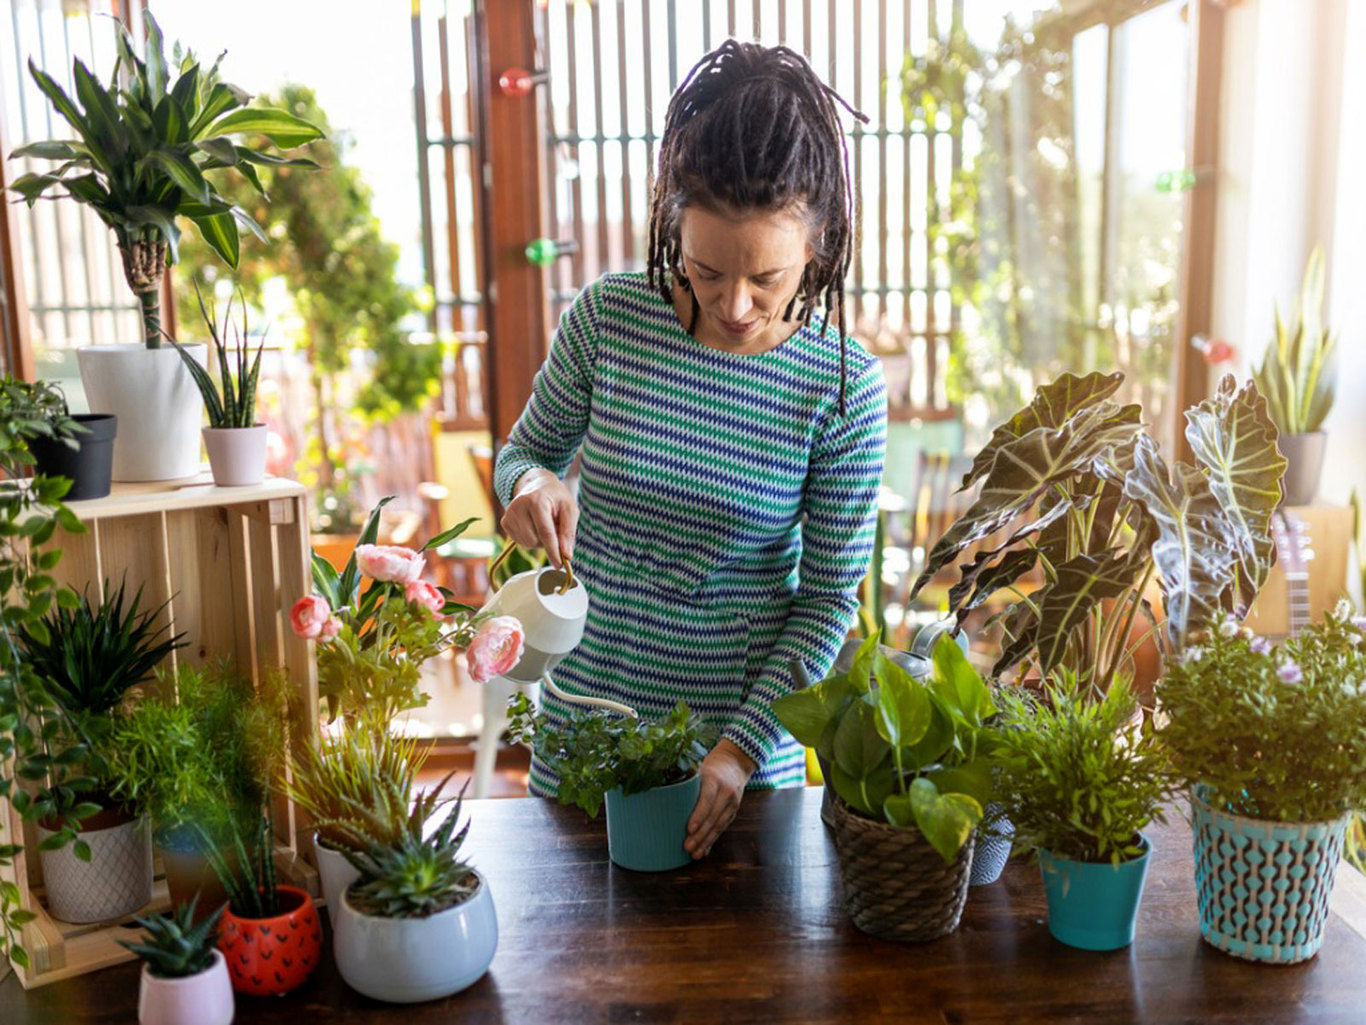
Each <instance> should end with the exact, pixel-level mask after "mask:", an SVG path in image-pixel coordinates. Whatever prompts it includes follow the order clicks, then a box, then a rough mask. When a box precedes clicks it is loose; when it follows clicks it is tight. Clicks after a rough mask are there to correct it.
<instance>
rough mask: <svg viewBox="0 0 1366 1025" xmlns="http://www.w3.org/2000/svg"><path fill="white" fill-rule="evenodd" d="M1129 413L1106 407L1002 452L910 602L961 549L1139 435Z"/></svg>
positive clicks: (939, 545)
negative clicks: (1054, 486) (1099, 457)
mask: <svg viewBox="0 0 1366 1025" xmlns="http://www.w3.org/2000/svg"><path fill="white" fill-rule="evenodd" d="M1133 409H1134V407H1122V406H1119V405H1118V404H1116V403H1113V402H1109V401H1104V402H1101V403H1099V404H1097V405H1093V406H1090V407H1089V408H1086V409H1084V410H1083V411H1082V412H1080V413H1079V414H1077V415H1076V416H1074V417H1072V418H1071V419H1069V420H1068V421H1067V422H1066V423H1065V424H1063V425H1062V426H1061V427H1036V428H1034V429H1033V430H1032V431H1030V432H1029V433H1028V434H1025V435H1024V436H1023V437H1020V438H1016V439H1015V440H1013V441H1011V442H1008V443H1007V444H1005V445H1003V446H1001V448H1000V449H999V450H998V451H997V452H996V456H995V458H994V459H993V460H992V464H991V469H990V471H989V472H988V473H987V476H986V479H985V480H984V481H983V482H982V491H981V494H980V495H979V496H978V498H977V501H975V502H974V503H973V504H972V505H971V507H969V509H968V511H967V512H965V513H964V514H963V515H962V516H961V517H960V518H959V519H958V520H957V521H956V522H955V523H954V524H953V526H951V527H950V528H949V529H948V530H947V531H945V532H944V535H943V536H942V537H941V538H940V539H939V540H938V541H937V542H936V543H935V545H934V548H933V549H931V551H930V554H929V557H928V558H927V559H926V560H925V568H924V570H923V571H922V572H921V574H920V577H919V578H918V579H917V580H916V583H915V587H914V589H913V590H912V591H911V597H912V598H914V597H915V595H916V594H918V593H919V592H920V590H921V588H923V587H924V586H925V585H926V584H927V583H929V581H930V580H931V579H932V578H933V577H934V575H935V574H936V573H937V572H939V570H941V569H942V568H943V567H944V566H946V565H948V564H949V563H950V562H952V561H953V560H954V559H955V558H957V556H958V554H959V553H960V552H962V551H963V549H965V548H967V547H969V546H971V545H973V544H976V543H977V542H979V541H982V540H984V539H985V538H987V537H990V536H991V535H992V534H994V533H996V531H998V530H1000V529H1002V528H1003V527H1005V526H1006V525H1007V524H1008V523H1010V522H1011V521H1012V520H1014V519H1015V518H1016V517H1017V516H1019V515H1021V514H1023V513H1024V512H1026V511H1027V510H1029V509H1030V508H1031V507H1033V505H1034V503H1035V502H1037V501H1038V500H1039V499H1040V498H1042V497H1043V495H1044V494H1045V493H1046V492H1047V491H1048V490H1049V489H1050V488H1051V487H1052V486H1053V485H1054V484H1056V483H1058V482H1060V481H1063V480H1067V479H1068V478H1070V477H1072V476H1074V475H1077V474H1080V473H1083V472H1086V471H1087V470H1088V468H1089V467H1090V465H1091V463H1092V462H1093V461H1094V460H1095V459H1096V458H1097V457H1098V456H1099V455H1100V453H1102V452H1104V451H1105V450H1106V449H1107V448H1110V447H1112V446H1115V445H1122V444H1125V443H1126V442H1127V441H1129V439H1131V438H1132V437H1133V435H1134V434H1136V433H1138V432H1140V431H1141V430H1142V428H1141V425H1140V424H1139V423H1137V422H1136V420H1135V418H1134V412H1133Z"/></svg>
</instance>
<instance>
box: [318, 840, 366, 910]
mask: <svg viewBox="0 0 1366 1025" xmlns="http://www.w3.org/2000/svg"><path fill="white" fill-rule="evenodd" d="M313 851H314V853H315V854H316V855H317V858H318V877H319V879H320V880H321V881H322V888H323V900H325V901H327V912H328V914H330V915H332V917H333V918H334V919H335V918H336V915H337V908H339V907H341V895H342V894H343V893H345V892H346V888H347V887H348V886H350V885H351V884H352V883H354V882H355V881H356V880H357V879H359V878H360V872H359V871H357V870H356V866H355V865H353V864H351V862H349V861H347V860H346V858H345V857H344V856H343V855H342V854H341V853H340V852H339V851H334V850H332V849H331V848H330V847H324V846H323V845H322V843H320V842H319V840H318V834H317V833H314V834H313Z"/></svg>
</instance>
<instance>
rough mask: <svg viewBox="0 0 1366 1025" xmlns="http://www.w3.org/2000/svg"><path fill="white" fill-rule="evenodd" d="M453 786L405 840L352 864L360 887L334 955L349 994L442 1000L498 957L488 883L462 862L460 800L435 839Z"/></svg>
mask: <svg viewBox="0 0 1366 1025" xmlns="http://www.w3.org/2000/svg"><path fill="white" fill-rule="evenodd" d="M449 780H450V776H447V777H446V778H445V779H443V780H442V781H441V783H440V784H439V785H438V786H437V787H436V789H435V790H432V791H430V792H428V793H425V794H422V795H421V796H420V797H418V799H417V800H416V802H415V803H414V805H413V810H412V812H411V814H409V815H408V817H407V819H406V821H405V823H404V828H403V830H402V831H401V832H400V834H399V835H398V836H397V837H396V838H391V839H390V840H388V841H385V842H378V841H377V842H376V843H374V844H373V845H371V846H370V848H369V849H368V850H366V851H365V852H364V853H361V854H355V853H350V852H348V854H347V857H348V859H349V860H350V861H351V863H352V865H354V866H355V868H356V870H357V871H358V872H359V873H360V878H359V879H357V880H356V881H355V882H354V883H352V884H351V885H350V886H349V887H348V888H347V889H346V890H345V891H344V893H343V896H342V898H341V902H340V906H339V907H338V908H337V912H336V918H335V922H334V929H335V936H334V937H333V944H332V948H333V955H334V956H335V957H336V959H337V970H338V971H340V972H341V976H342V978H343V979H345V980H346V983H347V985H348V986H350V987H351V988H352V989H355V990H357V991H358V992H360V993H364V994H365V995H366V996H368V997H373V998H375V999H376V1000H387V1001H390V1002H392V1003H415V1002H417V1001H419V1000H436V999H438V998H440V997H444V996H449V995H450V994H452V993H458V992H459V991H460V990H462V989H465V988H466V987H468V986H471V985H473V984H474V983H475V982H476V981H478V979H479V978H480V977H481V976H482V975H483V974H484V973H485V972H486V971H487V970H488V967H489V963H490V962H491V961H492V960H493V955H494V952H495V951H496V950H497V948H498V919H497V915H496V913H495V911H494V907H493V896H492V894H491V893H490V892H489V885H488V881H487V880H485V879H484V878H483V877H482V876H481V875H480V874H479V873H478V872H477V871H475V870H474V869H473V868H471V867H470V866H469V865H468V864H467V863H466V862H464V861H463V860H461V858H460V845H461V844H462V843H463V842H464V840H465V835H466V833H468V832H469V824H468V823H466V824H465V826H464V827H463V828H462V829H460V830H459V832H457V831H456V827H457V825H458V823H459V819H460V806H461V800H462V798H463V797H464V792H463V791H461V794H460V797H458V798H456V800H455V802H454V804H453V806H452V807H451V809H450V810H449V811H448V812H447V813H446V817H445V818H444V819H442V820H441V822H440V824H439V825H437V826H436V827H435V828H434V829H433V828H431V827H430V826H429V822H430V821H432V820H434V819H435V817H436V810H437V808H438V807H439V806H440V805H441V803H442V800H441V791H442V790H443V789H444V787H445V786H446V783H447V782H448V781H449Z"/></svg>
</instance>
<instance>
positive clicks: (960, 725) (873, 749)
mask: <svg viewBox="0 0 1366 1025" xmlns="http://www.w3.org/2000/svg"><path fill="white" fill-rule="evenodd" d="M880 636H881V635H880V634H874V635H873V636H871V637H869V638H868V639H867V640H866V641H864V642H863V644H862V646H861V647H860V648H859V652H858V655H857V656H856V657H855V659H854V662H853V665H852V666H851V667H850V668H849V670H848V671H847V672H844V673H834V674H832V675H830V676H827V677H826V678H825V679H824V680H821V681H820V682H819V683H816V684H814V685H813V686H811V687H807V688H805V689H803V690H797V691H793V692H792V693H791V694H786V695H784V696H783V697H780V698H778V699H777V700H776V701H774V702H773V711H774V713H775V714H776V715H777V716H778V719H779V721H780V722H782V724H783V725H784V726H785V727H786V728H787V729H788V731H789V732H790V733H791V734H792V735H793V736H794V737H796V738H797V740H798V741H799V742H800V743H802V744H804V745H806V746H807V747H814V748H815V749H816V751H817V753H818V754H819V755H820V756H821V758H823V759H824V761H825V763H826V764H827V765H828V766H829V772H828V774H827V775H826V786H827V787H830V788H833V790H834V794H835V800H834V806H833V815H832V824H833V827H834V835H835V850H836V853H837V854H838V856H839V863H840V876H841V878H842V880H843V882H844V902H845V908H846V910H847V911H848V913H849V916H850V917H851V918H852V919H853V922H854V924H855V925H856V926H858V927H859V928H860V929H862V930H863V931H864V932H867V933H870V934H872V935H874V936H879V937H881V938H883V939H890V940H900V941H919V940H931V939H937V938H938V937H940V936H945V935H947V934H948V933H950V932H952V931H953V930H954V929H956V928H957V927H958V920H959V918H960V916H961V915H962V913H963V905H964V903H965V902H966V900H967V892H968V878H969V874H970V872H971V868H972V853H973V846H972V844H971V843H970V842H969V841H970V840H971V839H972V838H973V834H974V831H975V829H976V828H977V826H978V824H979V823H980V822H981V820H982V814H983V805H985V804H986V803H987V801H988V800H989V799H990V798H991V797H992V767H993V761H992V755H991V750H992V746H993V739H992V737H993V731H992V730H991V729H990V728H989V727H988V726H986V725H985V723H986V720H987V719H989V718H990V717H991V716H992V715H994V714H995V712H996V706H995V704H994V703H993V702H992V698H991V694H990V692H989V691H988V689H987V686H986V684H985V683H984V682H983V680H982V677H981V675H980V674H979V673H978V672H977V671H976V670H975V669H973V668H972V665H971V664H970V663H969V662H968V660H967V656H966V655H964V654H963V651H962V649H961V648H959V646H958V645H957V644H956V643H955V642H954V640H953V639H952V638H951V637H948V636H943V637H941V638H940V639H939V640H938V642H937V643H936V644H935V646H934V650H933V654H932V662H933V666H934V671H933V674H932V675H931V676H930V677H929V678H928V679H926V680H917V679H916V678H915V677H914V676H913V675H911V674H910V673H909V672H907V671H906V670H905V669H903V668H902V667H901V666H900V665H898V664H897V663H896V662H894V661H892V660H891V659H889V658H888V657H887V656H885V655H884V654H883V653H882V652H881V651H880V650H878V641H879V640H880Z"/></svg>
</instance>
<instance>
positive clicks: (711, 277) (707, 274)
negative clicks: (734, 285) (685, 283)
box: [697, 270, 721, 281]
mask: <svg viewBox="0 0 1366 1025" xmlns="http://www.w3.org/2000/svg"><path fill="white" fill-rule="evenodd" d="M719 277H721V275H720V274H714V273H712V272H711V271H709V270H700V271H698V272H697V280H698V281H715V280H717V279H718V278H719Z"/></svg>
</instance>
